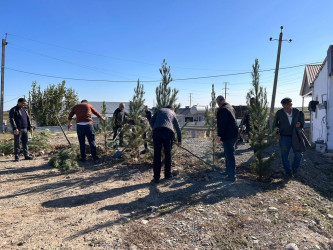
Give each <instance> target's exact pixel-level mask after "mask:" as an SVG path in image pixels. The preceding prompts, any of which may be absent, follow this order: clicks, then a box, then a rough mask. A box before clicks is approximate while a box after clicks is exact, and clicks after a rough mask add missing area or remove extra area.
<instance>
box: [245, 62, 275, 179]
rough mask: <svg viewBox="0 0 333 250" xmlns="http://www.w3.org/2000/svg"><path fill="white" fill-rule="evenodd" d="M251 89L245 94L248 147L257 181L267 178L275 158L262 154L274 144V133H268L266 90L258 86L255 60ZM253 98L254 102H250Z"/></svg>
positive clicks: (257, 66)
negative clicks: (248, 121) (252, 154)
mask: <svg viewBox="0 0 333 250" xmlns="http://www.w3.org/2000/svg"><path fill="white" fill-rule="evenodd" d="M252 69H253V72H252V87H253V88H252V89H251V90H250V91H249V92H248V93H247V97H246V98H247V105H248V110H249V115H250V126H251V131H250V145H251V148H252V149H253V151H254V156H253V161H252V163H251V168H252V171H253V172H254V173H256V174H257V175H258V177H259V179H261V178H263V177H267V176H268V175H269V173H270V170H271V169H270V168H271V165H272V163H273V161H274V159H275V157H276V154H272V155H271V156H269V157H264V152H265V150H266V149H268V148H269V147H270V146H272V145H273V144H274V143H275V140H274V139H273V137H272V134H273V133H274V131H273V132H271V131H270V128H269V124H268V122H267V117H268V112H269V111H268V105H267V93H266V89H264V88H263V87H262V86H260V83H259V62H258V59H256V60H255V63H254V65H252ZM251 98H254V99H255V101H250V100H251Z"/></svg>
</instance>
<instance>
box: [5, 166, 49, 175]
mask: <svg viewBox="0 0 333 250" xmlns="http://www.w3.org/2000/svg"><path fill="white" fill-rule="evenodd" d="M50 169H53V168H52V167H51V166H50V165H48V164H43V165H40V166H31V167H19V166H13V167H10V168H8V167H7V168H6V170H1V171H0V175H6V174H24V173H30V172H36V171H41V170H50Z"/></svg>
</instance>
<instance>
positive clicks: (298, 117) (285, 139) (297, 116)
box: [275, 97, 304, 177]
mask: <svg viewBox="0 0 333 250" xmlns="http://www.w3.org/2000/svg"><path fill="white" fill-rule="evenodd" d="M281 104H282V107H283V108H282V109H280V110H278V111H277V112H276V114H275V126H276V128H277V135H276V139H278V140H279V145H280V151H281V158H282V164H283V168H284V170H285V173H286V175H287V176H288V177H289V176H292V175H296V173H297V169H298V167H299V166H300V164H301V160H302V156H303V153H302V152H296V151H295V150H294V161H293V164H292V167H291V168H290V163H289V159H288V157H289V152H290V149H291V148H292V134H293V131H294V128H295V127H296V128H303V127H304V113H303V112H302V111H299V110H298V109H297V108H292V105H293V104H292V100H291V99H290V98H289V97H286V98H283V99H282V101H281Z"/></svg>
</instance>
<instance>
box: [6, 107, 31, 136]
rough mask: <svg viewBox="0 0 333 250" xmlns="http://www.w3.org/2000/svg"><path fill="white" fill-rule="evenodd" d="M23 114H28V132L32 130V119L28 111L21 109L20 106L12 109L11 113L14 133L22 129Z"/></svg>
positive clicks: (10, 118) (10, 117)
mask: <svg viewBox="0 0 333 250" xmlns="http://www.w3.org/2000/svg"><path fill="white" fill-rule="evenodd" d="M21 112H25V113H26V114H27V120H28V127H27V129H28V130H30V129H31V122H30V118H29V115H28V113H27V111H26V110H25V109H24V108H20V107H19V106H17V105H16V106H15V107H13V108H11V109H10V111H9V120H10V125H11V126H12V129H13V131H14V130H16V129H18V130H20V129H21V125H22V122H21V119H22V115H21Z"/></svg>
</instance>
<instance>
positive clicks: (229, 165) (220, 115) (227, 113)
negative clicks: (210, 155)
mask: <svg viewBox="0 0 333 250" xmlns="http://www.w3.org/2000/svg"><path fill="white" fill-rule="evenodd" d="M216 102H217V105H218V106H219V109H218V111H217V115H216V120H217V143H221V142H222V144H223V148H224V156H225V165H226V174H227V175H228V177H227V179H226V180H228V181H235V180H236V162H235V143H236V141H237V136H238V126H237V121H236V115H235V110H234V108H233V107H232V106H231V105H230V104H229V103H226V101H225V98H224V97H223V96H221V95H219V96H218V97H217V98H216Z"/></svg>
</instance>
